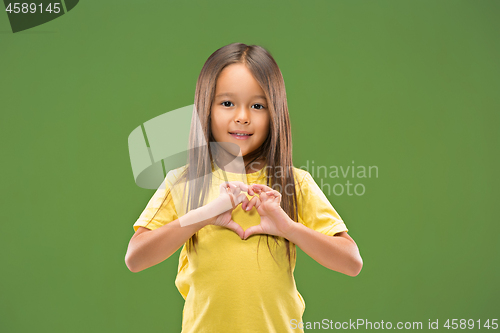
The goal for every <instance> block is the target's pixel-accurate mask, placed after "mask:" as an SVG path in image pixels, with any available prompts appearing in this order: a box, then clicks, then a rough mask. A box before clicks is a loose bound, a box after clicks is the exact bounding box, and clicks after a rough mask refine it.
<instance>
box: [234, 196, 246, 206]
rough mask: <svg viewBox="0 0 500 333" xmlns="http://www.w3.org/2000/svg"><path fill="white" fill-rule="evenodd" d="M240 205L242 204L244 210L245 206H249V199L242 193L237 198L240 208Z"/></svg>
mask: <svg viewBox="0 0 500 333" xmlns="http://www.w3.org/2000/svg"><path fill="white" fill-rule="evenodd" d="M240 203H242V208H243V209H244V206H243V205H244V204H247V203H248V197H247V195H246V194H245V193H240V194H239V195H238V196H237V197H236V202H235V204H236V206H238V205H239V204H240Z"/></svg>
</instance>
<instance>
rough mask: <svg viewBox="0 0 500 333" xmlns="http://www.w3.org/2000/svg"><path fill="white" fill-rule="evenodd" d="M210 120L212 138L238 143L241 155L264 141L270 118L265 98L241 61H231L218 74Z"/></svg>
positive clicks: (254, 148)
mask: <svg viewBox="0 0 500 333" xmlns="http://www.w3.org/2000/svg"><path fill="white" fill-rule="evenodd" d="M210 119H211V123H212V125H211V130H212V135H213V136H214V138H215V140H216V141H217V142H231V143H235V144H237V145H238V146H239V147H240V149H241V153H242V156H245V155H247V154H248V153H251V152H253V151H254V150H256V149H257V148H259V147H260V146H261V145H262V143H263V142H264V141H265V140H266V138H267V135H268V132H269V119H270V115H269V110H268V104H267V100H266V97H265V94H264V91H263V90H262V88H261V87H260V86H259V84H258V83H257V81H256V80H255V79H254V77H253V75H252V73H251V72H250V70H249V69H248V68H247V67H246V66H245V65H244V64H240V63H237V64H231V65H229V66H227V67H225V68H224V69H223V70H222V71H221V73H220V74H219V78H218V79H217V82H216V86H215V98H214V102H213V104H212V108H211V116H210ZM235 133H245V134H250V135H249V136H247V135H245V136H238V135H237V134H235Z"/></svg>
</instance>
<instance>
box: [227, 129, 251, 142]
mask: <svg viewBox="0 0 500 333" xmlns="http://www.w3.org/2000/svg"><path fill="white" fill-rule="evenodd" d="M229 134H231V136H232V137H233V138H235V139H237V140H247V139H248V138H250V137H251V136H252V134H251V133H245V132H239V131H238V132H229Z"/></svg>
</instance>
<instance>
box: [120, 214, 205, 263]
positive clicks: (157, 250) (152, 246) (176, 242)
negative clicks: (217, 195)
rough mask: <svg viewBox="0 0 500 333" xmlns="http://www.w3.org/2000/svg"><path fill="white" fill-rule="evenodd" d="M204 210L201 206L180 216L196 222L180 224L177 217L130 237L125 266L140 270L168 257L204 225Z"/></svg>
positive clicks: (185, 219)
mask: <svg viewBox="0 0 500 333" xmlns="http://www.w3.org/2000/svg"><path fill="white" fill-rule="evenodd" d="M205 211H206V209H205V208H204V207H201V208H198V209H195V210H191V211H189V212H188V213H186V214H185V215H183V216H182V219H184V221H193V220H197V221H198V223H192V224H189V225H184V226H181V224H180V221H179V219H176V220H174V221H172V222H170V223H167V224H165V225H163V226H161V227H159V228H157V229H154V230H151V231H148V232H144V233H142V234H140V235H137V237H134V238H132V240H131V241H130V243H129V245H128V249H127V254H126V257H125V262H126V264H127V267H128V268H129V269H130V270H131V271H132V272H140V271H142V270H144V269H146V268H149V267H151V266H154V265H156V264H159V263H160V262H162V261H164V260H166V259H167V258H169V257H170V256H171V255H172V254H174V253H175V251H177V250H178V249H179V248H180V247H181V246H182V245H183V244H184V243H185V242H186V241H187V240H189V239H190V238H191V237H192V236H193V235H194V234H195V233H196V232H197V231H198V230H200V229H201V228H203V227H204V226H205V225H206V220H203V217H204V216H205Z"/></svg>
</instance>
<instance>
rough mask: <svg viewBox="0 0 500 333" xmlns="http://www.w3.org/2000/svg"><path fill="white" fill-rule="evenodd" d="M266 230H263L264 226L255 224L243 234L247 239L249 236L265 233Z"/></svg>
mask: <svg viewBox="0 0 500 333" xmlns="http://www.w3.org/2000/svg"><path fill="white" fill-rule="evenodd" d="M263 233H264V230H262V226H261V225H260V224H259V225H254V226H251V227H250V228H248V229H247V230H245V234H244V235H243V239H247V238H248V237H250V236H252V235H255V234H263Z"/></svg>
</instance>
